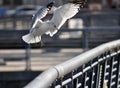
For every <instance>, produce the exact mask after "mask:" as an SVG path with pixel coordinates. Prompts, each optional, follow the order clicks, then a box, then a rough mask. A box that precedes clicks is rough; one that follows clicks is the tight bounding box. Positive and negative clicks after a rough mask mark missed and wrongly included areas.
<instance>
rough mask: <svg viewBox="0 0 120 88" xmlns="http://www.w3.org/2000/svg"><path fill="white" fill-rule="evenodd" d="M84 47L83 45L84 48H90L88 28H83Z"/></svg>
mask: <svg viewBox="0 0 120 88" xmlns="http://www.w3.org/2000/svg"><path fill="white" fill-rule="evenodd" d="M82 47H83V49H88V38H87V30H83V36H82Z"/></svg>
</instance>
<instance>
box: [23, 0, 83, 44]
mask: <svg viewBox="0 0 120 88" xmlns="http://www.w3.org/2000/svg"><path fill="white" fill-rule="evenodd" d="M84 4H85V1H82V0H73V1H69V2H68V3H67V4H64V5H62V6H59V7H58V8H57V9H56V10H55V11H54V13H53V17H52V18H51V20H48V21H42V18H44V17H45V16H46V15H47V13H48V11H50V10H51V8H52V6H53V5H54V2H51V3H50V4H48V5H47V6H46V7H44V8H42V9H40V10H39V11H38V12H37V13H36V14H35V15H34V16H33V20H32V25H31V30H30V32H29V34H27V35H24V36H23V37H22V39H23V40H24V41H25V42H26V43H28V44H32V43H38V42H40V41H41V36H42V35H43V34H46V35H49V36H51V37H52V36H53V35H54V34H56V33H57V31H58V30H59V29H60V28H61V27H62V25H63V24H64V23H65V22H66V21H67V20H68V19H70V18H72V17H73V16H75V15H76V14H77V13H78V12H79V10H80V8H81V7H82V6H84Z"/></svg>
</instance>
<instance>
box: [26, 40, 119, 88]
mask: <svg viewBox="0 0 120 88" xmlns="http://www.w3.org/2000/svg"><path fill="white" fill-rule="evenodd" d="M24 88H120V39H119V40H116V41H112V42H109V43H106V44H102V45H100V46H98V47H96V48H94V49H91V50H89V51H87V52H85V53H83V54H81V55H79V56H77V57H75V58H72V59H71V60H68V61H66V62H64V63H61V64H59V65H57V66H54V67H52V68H50V69H48V70H46V71H45V72H43V73H42V74H40V75H39V76H38V77H36V78H35V79H34V80H33V81H32V82H31V83H29V84H28V85H27V86H25V87H24Z"/></svg>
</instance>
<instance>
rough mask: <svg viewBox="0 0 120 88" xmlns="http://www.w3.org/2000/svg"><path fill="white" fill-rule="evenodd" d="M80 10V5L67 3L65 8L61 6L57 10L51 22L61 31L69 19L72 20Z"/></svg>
mask: <svg viewBox="0 0 120 88" xmlns="http://www.w3.org/2000/svg"><path fill="white" fill-rule="evenodd" d="M79 8H80V7H79V4H73V3H67V4H65V5H63V6H60V7H58V8H57V9H56V10H55V12H54V15H53V17H52V19H51V20H50V22H51V23H53V24H54V26H56V28H57V29H60V28H61V26H62V25H63V24H64V23H65V22H66V21H67V19H70V18H72V17H73V16H74V15H76V14H77V13H78V11H79Z"/></svg>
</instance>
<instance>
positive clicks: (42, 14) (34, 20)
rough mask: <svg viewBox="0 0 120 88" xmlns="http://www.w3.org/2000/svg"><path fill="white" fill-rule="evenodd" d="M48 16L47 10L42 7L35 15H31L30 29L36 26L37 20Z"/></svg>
mask: <svg viewBox="0 0 120 88" xmlns="http://www.w3.org/2000/svg"><path fill="white" fill-rule="evenodd" d="M47 14H48V9H47V8H46V7H43V8H41V9H39V10H38V11H37V12H36V14H34V15H33V17H32V23H31V29H32V28H34V27H35V25H36V24H37V22H38V20H41V19H42V18H44V17H45V16H46V15H47Z"/></svg>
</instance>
